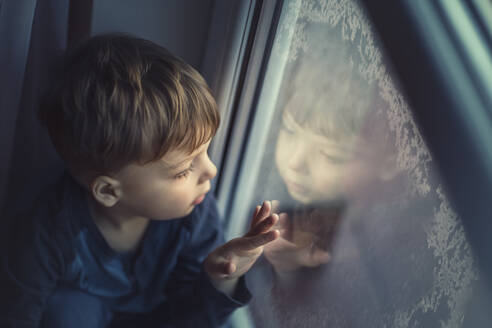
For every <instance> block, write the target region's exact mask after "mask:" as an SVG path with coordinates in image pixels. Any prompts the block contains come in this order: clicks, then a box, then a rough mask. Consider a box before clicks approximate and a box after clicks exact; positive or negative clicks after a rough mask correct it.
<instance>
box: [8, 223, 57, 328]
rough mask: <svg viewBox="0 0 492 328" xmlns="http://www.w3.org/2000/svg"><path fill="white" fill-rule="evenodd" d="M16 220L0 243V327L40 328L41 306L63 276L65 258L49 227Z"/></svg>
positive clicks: (55, 235)
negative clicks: (0, 249) (0, 252)
mask: <svg viewBox="0 0 492 328" xmlns="http://www.w3.org/2000/svg"><path fill="white" fill-rule="evenodd" d="M33 221H34V220H33V218H32V217H31V218H27V220H20V221H19V220H16V222H15V224H13V225H12V227H11V229H9V231H8V234H5V235H6V238H5V239H4V240H3V243H2V244H3V245H2V257H1V264H0V265H1V266H0V326H1V327H6V328H8V327H16V328H28V327H29V328H31V327H39V325H40V321H41V317H42V311H43V308H44V305H45V303H46V301H47V299H48V297H49V296H50V295H51V293H52V292H53V291H54V290H55V288H56V285H57V282H58V280H59V278H60V277H61V275H62V274H63V269H62V268H63V267H64V255H63V252H62V250H61V249H62V248H61V247H59V245H58V244H59V242H60V238H59V236H58V237H57V234H56V233H54V232H53V230H52V228H53V227H52V226H51V225H50V224H49V223H48V224H47V225H44V226H43V225H41V224H37V225H36V224H32V223H33Z"/></svg>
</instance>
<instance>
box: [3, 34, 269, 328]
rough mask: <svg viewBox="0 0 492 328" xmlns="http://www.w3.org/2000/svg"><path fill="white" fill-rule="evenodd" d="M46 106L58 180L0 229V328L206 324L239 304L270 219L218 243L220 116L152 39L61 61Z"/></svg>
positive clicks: (89, 44) (260, 212)
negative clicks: (60, 166)
mask: <svg viewBox="0 0 492 328" xmlns="http://www.w3.org/2000/svg"><path fill="white" fill-rule="evenodd" d="M49 99H50V101H49V102H47V103H46V105H45V106H43V107H42V109H41V111H40V118H41V120H42V122H43V123H44V124H45V125H46V127H47V128H48V131H49V133H50V136H51V139H52V141H53V144H54V145H55V148H56V150H57V151H58V153H59V154H60V156H61V157H62V158H63V160H64V161H65V163H66V165H67V169H68V172H67V173H66V174H65V175H64V176H63V177H62V178H61V179H60V181H58V183H57V184H56V185H54V186H53V187H52V188H51V189H50V190H48V191H47V192H46V193H44V194H43V195H42V197H40V199H39V201H38V203H37V205H36V206H35V207H34V208H33V210H32V211H30V214H29V215H27V216H26V217H25V219H24V220H16V221H15V223H14V224H13V226H12V230H11V231H10V232H9V236H10V238H9V240H7V241H6V243H5V244H6V247H7V249H6V255H5V256H3V257H2V269H1V273H0V278H1V280H0V281H1V286H0V287H1V288H0V290H1V294H0V326H1V327H39V326H42V327H71V328H74V327H84V328H89V327H106V326H112V327H126V326H128V327H135V326H136V325H140V326H141V327H170V326H172V327H191V326H193V327H195V326H198V325H201V326H210V327H216V326H219V325H220V324H222V323H223V322H225V320H226V318H227V316H228V315H229V314H230V313H231V312H232V311H233V310H234V309H235V308H237V307H239V306H242V305H244V304H245V303H247V302H248V300H249V299H250V294H249V292H248V290H247V288H246V286H245V283H244V273H246V272H247V271H248V270H249V268H250V267H251V266H252V265H253V263H254V262H255V261H256V259H257V258H258V257H259V256H260V255H261V253H262V250H263V245H265V244H267V243H269V242H270V241H272V240H274V239H276V238H277V237H278V236H279V232H278V231H277V230H272V227H273V225H274V224H275V223H276V221H277V220H278V216H277V214H273V213H270V212H271V204H270V202H264V204H263V205H262V206H257V208H256V210H255V212H254V215H253V219H252V222H251V229H250V230H249V232H248V233H247V234H246V235H245V236H243V237H240V238H236V239H233V240H231V241H230V242H228V243H226V244H224V245H222V246H219V245H221V244H223V236H222V232H221V228H220V220H219V217H218V213H217V209H216V205H215V200H214V199H213V196H212V195H210V193H208V192H209V190H210V180H211V179H212V178H213V177H214V176H215V175H216V171H217V170H216V167H215V166H214V164H213V163H212V162H211V161H210V159H209V157H208V155H207V148H208V146H209V144H210V139H211V138H212V136H213V135H214V134H215V132H216V130H217V127H218V125H219V113H218V111H217V105H216V103H215V101H214V99H213V97H212V95H211V94H210V91H209V89H208V87H207V85H206V83H205V81H204V79H203V78H202V77H201V76H200V74H199V73H198V72H197V71H195V70H194V69H193V68H191V67H190V66H189V65H187V64H186V63H184V62H183V61H182V60H180V59H178V58H176V57H174V56H173V55H171V54H170V53H169V52H168V51H167V50H165V49H164V48H162V47H160V46H158V45H156V44H154V43H152V42H150V41H146V40H142V39H138V38H134V37H130V36H124V35H102V36H97V37H93V38H92V39H89V40H87V41H86V42H85V43H83V44H82V45H81V46H79V47H78V48H77V49H75V51H73V52H72V53H71V55H70V56H69V57H68V61H67V63H66V64H65V70H64V71H63V74H62V76H61V77H60V79H59V81H58V83H57V84H56V87H55V88H54V91H53V93H52V96H51V97H50V98H49ZM218 246H219V247H218ZM207 255H208V256H207Z"/></svg>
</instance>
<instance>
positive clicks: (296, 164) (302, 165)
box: [287, 143, 309, 173]
mask: <svg viewBox="0 0 492 328" xmlns="http://www.w3.org/2000/svg"><path fill="white" fill-rule="evenodd" d="M292 150H293V151H292V153H291V154H290V156H289V159H288V161H287V165H288V168H289V169H290V170H292V171H295V172H303V173H304V172H306V171H307V167H306V163H307V160H308V158H307V156H309V151H308V147H307V146H306V145H305V144H302V143H297V144H296V145H295V146H294V147H293V149H292Z"/></svg>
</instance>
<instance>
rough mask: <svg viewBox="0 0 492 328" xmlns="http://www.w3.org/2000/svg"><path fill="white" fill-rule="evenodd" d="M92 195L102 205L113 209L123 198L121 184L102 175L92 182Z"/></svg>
mask: <svg viewBox="0 0 492 328" xmlns="http://www.w3.org/2000/svg"><path fill="white" fill-rule="evenodd" d="M91 193H92V196H93V197H94V199H95V200H96V201H97V202H99V203H100V204H101V205H103V206H105V207H112V206H114V205H115V204H116V203H117V202H118V201H119V200H120V198H121V194H122V192H121V183H120V182H119V181H118V180H116V179H114V178H111V177H108V176H106V175H100V176H98V177H96V178H95V179H94V181H92V184H91Z"/></svg>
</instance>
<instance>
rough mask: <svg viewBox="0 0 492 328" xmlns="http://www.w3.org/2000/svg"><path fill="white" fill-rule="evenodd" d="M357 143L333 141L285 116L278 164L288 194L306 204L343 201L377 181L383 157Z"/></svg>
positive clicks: (277, 155) (349, 139)
mask: <svg viewBox="0 0 492 328" xmlns="http://www.w3.org/2000/svg"><path fill="white" fill-rule="evenodd" d="M357 139H359V138H356V137H354V138H353V139H351V138H345V140H344V138H341V139H340V140H338V141H335V140H332V139H330V138H327V137H325V136H322V135H319V134H316V133H314V132H312V131H310V130H309V129H308V128H305V127H303V126H300V125H299V124H297V123H296V122H295V120H294V119H293V117H292V116H291V115H290V114H289V113H288V112H287V111H286V112H284V114H283V119H282V129H281V130H280V133H279V136H278V140H277V147H276V154H275V160H276V164H277V168H278V171H279V173H280V176H281V177H282V179H283V180H284V182H285V184H286V186H287V189H288V191H289V194H290V195H291V196H292V197H293V198H294V199H295V200H297V201H299V202H301V203H304V204H309V203H313V202H318V201H326V200H343V199H345V198H347V197H350V196H351V195H353V194H355V193H356V192H359V191H360V190H361V189H362V188H363V187H364V186H367V185H369V184H370V183H371V182H372V181H374V179H375V177H376V176H378V174H379V172H378V170H379V167H381V163H380V162H381V156H380V155H381V154H377V152H374V151H372V150H373V149H364V148H367V147H361V140H357ZM378 163H379V164H378Z"/></svg>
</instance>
